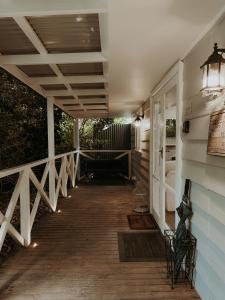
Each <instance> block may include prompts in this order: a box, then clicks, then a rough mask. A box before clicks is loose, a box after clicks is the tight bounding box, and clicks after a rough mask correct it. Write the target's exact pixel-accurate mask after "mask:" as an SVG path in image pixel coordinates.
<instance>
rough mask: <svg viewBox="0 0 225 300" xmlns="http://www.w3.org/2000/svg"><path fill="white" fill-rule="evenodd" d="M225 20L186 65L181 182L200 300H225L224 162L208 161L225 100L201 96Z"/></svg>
mask: <svg viewBox="0 0 225 300" xmlns="http://www.w3.org/2000/svg"><path fill="white" fill-rule="evenodd" d="M224 33H225V18H223V19H222V20H220V21H219V22H218V24H217V25H215V26H214V28H213V29H212V30H211V31H210V32H209V33H207V34H206V35H205V37H204V38H203V39H202V40H201V41H200V42H199V43H198V44H197V45H196V46H195V47H194V48H193V49H192V51H191V52H190V53H189V54H188V55H187V57H186V58H185V59H184V97H183V99H184V103H183V107H184V112H183V118H184V120H190V133H188V134H185V135H183V151H182V152H183V154H182V156H183V161H182V165H183V168H182V178H183V181H184V179H185V178H190V179H191V180H192V182H193V184H192V193H191V201H192V205H193V212H194V215H193V218H192V232H193V234H194V235H195V237H196V238H197V264H196V274H195V280H196V283H195V287H196V289H197V291H198V292H199V294H200V296H201V298H202V299H207V300H222V299H225V157H219V156H210V155H207V140H208V128H209V120H210V113H211V112H213V111H216V110H219V109H221V108H224V101H225V97H219V98H217V99H215V100H213V101H207V99H206V98H203V97H202V96H201V92H200V89H201V84H202V72H201V70H200V65H201V64H202V63H204V62H205V60H206V59H207V58H208V56H209V55H210V54H211V52H212V47H213V44H214V43H215V42H218V44H219V46H220V47H224V48H225V34H224Z"/></svg>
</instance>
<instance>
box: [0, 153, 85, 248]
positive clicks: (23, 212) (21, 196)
mask: <svg viewBox="0 0 225 300" xmlns="http://www.w3.org/2000/svg"><path fill="white" fill-rule="evenodd" d="M75 156H76V159H75ZM56 161H59V162H60V168H59V173H58V172H57V169H56ZM78 164H79V151H72V152H69V153H65V154H60V155H57V156H55V157H53V158H46V159H42V160H39V161H35V162H32V163H29V164H25V165H22V166H19V167H15V168H11V169H7V170H2V171H0V179H1V178H3V177H7V176H10V175H15V174H18V175H19V176H18V180H17V182H16V185H15V187H14V190H13V192H12V195H11V198H10V201H9V204H8V207H7V209H6V212H5V214H3V213H2V212H1V211H0V225H1V228H0V251H1V248H2V245H3V243H4V240H5V237H6V234H7V233H9V234H10V236H11V237H12V238H13V239H14V240H16V241H17V242H19V243H20V244H21V245H23V246H29V245H30V242H31V230H32V227H33V224H34V220H35V216H36V214H37V211H38V206H39V203H40V201H41V199H43V200H44V201H45V203H46V204H47V206H48V207H49V208H50V209H51V210H52V211H53V212H55V211H56V207H57V202H58V197H59V193H60V192H61V194H62V196H64V197H66V196H67V182H68V180H70V181H71V184H72V186H73V187H74V186H75V183H76V177H77V170H78ZM37 166H43V169H44V171H43V174H42V178H41V180H40V181H39V180H38V178H37V176H36V175H35V173H34V171H33V169H34V168H35V167H37ZM47 178H49V184H48V185H47V191H46V188H45V184H46V180H47ZM30 183H32V184H33V185H34V186H35V188H36V190H37V193H36V196H35V198H34V203H33V206H32V209H31V208H30V203H31V191H30ZM18 201H20V232H19V231H18V230H17V229H16V228H15V227H14V226H13V225H12V224H11V220H12V217H13V213H14V211H15V208H16V205H17V202H18Z"/></svg>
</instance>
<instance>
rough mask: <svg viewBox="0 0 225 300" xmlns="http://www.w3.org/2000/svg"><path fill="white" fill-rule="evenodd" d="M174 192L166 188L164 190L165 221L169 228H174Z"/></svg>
mask: <svg viewBox="0 0 225 300" xmlns="http://www.w3.org/2000/svg"><path fill="white" fill-rule="evenodd" d="M175 202H176V201H175V193H174V192H173V191H171V190H169V189H167V188H166V191H165V221H166V224H167V225H168V226H169V227H170V228H171V229H175Z"/></svg>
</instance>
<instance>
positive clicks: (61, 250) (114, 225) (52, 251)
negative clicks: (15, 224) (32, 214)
mask: <svg viewBox="0 0 225 300" xmlns="http://www.w3.org/2000/svg"><path fill="white" fill-rule="evenodd" d="M69 194H70V195H71V196H72V197H71V198H65V199H60V201H59V209H61V210H62V214H50V215H46V216H44V217H43V218H42V219H41V220H40V222H39V223H38V224H37V225H36V226H35V227H34V231H33V235H32V241H33V242H34V241H35V242H37V243H38V245H39V246H38V247H37V248H32V247H29V248H27V249H21V250H20V251H18V253H17V254H16V255H15V256H13V257H10V258H9V259H8V260H7V261H6V262H5V263H4V264H3V265H2V266H1V276H0V299H4V300H14V299H16V300H52V299H54V300H74V299H77V300H134V299H138V300H147V299H151V300H154V299H167V300H172V299H173V300H175V299H179V300H182V299H190V300H191V299H199V298H198V296H197V294H196V292H195V291H194V290H191V289H190V288H189V286H187V285H181V286H178V287H176V288H175V289H174V290H172V289H171V287H170V284H169V281H168V279H166V265H165V263H164V262H139V263H136V262H132V263H129V262H128V263H126V262H123V263H121V262H120V261H119V253H118V245H117V231H120V230H129V227H128V222H127V218H126V216H127V214H129V213H130V212H131V211H132V209H133V206H134V204H133V194H132V189H131V188H130V187H129V186H124V187H122V186H119V187H116V186H112V187H103V186H98V187H97V186H91V187H80V188H79V189H74V190H70V191H69Z"/></svg>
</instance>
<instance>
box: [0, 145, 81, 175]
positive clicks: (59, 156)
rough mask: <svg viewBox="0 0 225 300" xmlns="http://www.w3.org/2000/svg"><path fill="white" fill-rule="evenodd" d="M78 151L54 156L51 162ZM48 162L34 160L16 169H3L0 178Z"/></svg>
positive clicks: (45, 160) (46, 160) (48, 159)
mask: <svg viewBox="0 0 225 300" xmlns="http://www.w3.org/2000/svg"><path fill="white" fill-rule="evenodd" d="M78 151H79V150H74V151H71V152H67V153H63V154H59V155H56V156H55V157H53V160H56V159H59V158H62V157H63V156H65V155H70V154H72V153H77V152H78ZM48 161H50V158H43V159H40V160H36V161H34V162H31V163H27V164H24V165H20V166H18V167H12V168H9V169H3V170H1V171H0V178H3V177H6V176H9V175H13V174H16V173H19V172H21V171H23V170H24V169H26V168H34V167H37V166H40V165H43V164H45V163H47V162H48Z"/></svg>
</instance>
